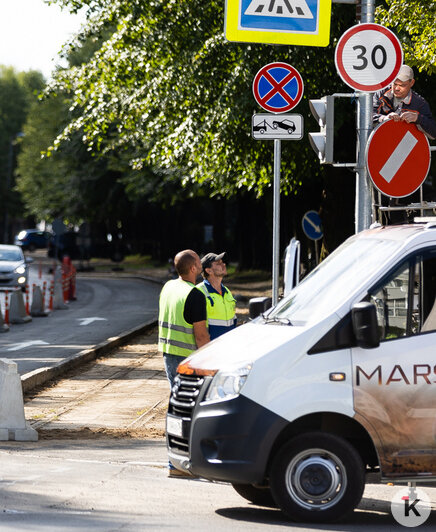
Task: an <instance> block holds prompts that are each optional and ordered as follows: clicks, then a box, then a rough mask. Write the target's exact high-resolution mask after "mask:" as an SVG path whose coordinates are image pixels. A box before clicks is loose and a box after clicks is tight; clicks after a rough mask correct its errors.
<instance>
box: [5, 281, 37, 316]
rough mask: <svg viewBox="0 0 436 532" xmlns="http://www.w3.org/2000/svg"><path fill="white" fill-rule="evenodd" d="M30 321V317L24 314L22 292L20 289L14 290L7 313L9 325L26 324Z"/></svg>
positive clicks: (24, 307)
mask: <svg viewBox="0 0 436 532" xmlns="http://www.w3.org/2000/svg"><path fill="white" fill-rule="evenodd" d="M29 321H32V316H29V315H28V314H27V312H26V306H25V304H24V298H23V292H22V291H21V288H18V289H17V290H14V291H13V292H12V295H11V308H10V311H9V323H28V322H29Z"/></svg>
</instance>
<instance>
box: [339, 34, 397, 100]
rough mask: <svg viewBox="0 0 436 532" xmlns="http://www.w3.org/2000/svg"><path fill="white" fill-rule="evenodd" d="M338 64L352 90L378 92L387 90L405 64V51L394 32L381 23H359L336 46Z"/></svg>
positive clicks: (341, 73) (341, 74) (344, 79)
mask: <svg viewBox="0 0 436 532" xmlns="http://www.w3.org/2000/svg"><path fill="white" fill-rule="evenodd" d="M335 64H336V69H337V71H338V74H339V75H340V76H341V78H342V80H343V81H344V82H345V83H346V84H347V85H348V86H350V87H351V88H353V89H356V90H359V91H363V92H376V91H378V90H381V89H384V88H385V87H388V86H389V85H390V84H391V83H392V82H393V81H394V80H395V78H396V77H397V74H398V71H399V70H400V68H401V65H402V64H403V50H402V48H401V44H400V41H399V40H398V38H397V37H396V35H395V34H394V33H392V32H391V31H390V30H388V29H387V28H385V27H384V26H380V25H379V24H358V25H357V26H353V27H352V28H350V29H349V30H347V31H346V32H345V33H344V34H343V35H342V37H341V38H340V39H339V42H338V44H337V46H336V52H335Z"/></svg>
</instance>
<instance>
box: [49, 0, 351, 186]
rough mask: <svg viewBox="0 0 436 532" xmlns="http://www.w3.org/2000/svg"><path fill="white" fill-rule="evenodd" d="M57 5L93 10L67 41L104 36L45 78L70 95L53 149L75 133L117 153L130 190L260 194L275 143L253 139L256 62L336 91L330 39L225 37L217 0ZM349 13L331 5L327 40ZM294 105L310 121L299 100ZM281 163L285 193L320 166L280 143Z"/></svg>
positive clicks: (93, 146) (91, 145)
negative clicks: (314, 44) (320, 42)
mask: <svg viewBox="0 0 436 532" xmlns="http://www.w3.org/2000/svg"><path fill="white" fill-rule="evenodd" d="M61 4H63V5H68V6H70V7H71V8H73V9H79V8H80V7H83V6H86V5H88V4H89V6H90V17H89V22H88V26H87V29H86V31H85V32H84V33H83V34H82V35H81V36H80V38H79V39H78V40H77V41H76V42H75V43H73V47H75V48H77V47H80V46H81V43H83V42H86V41H87V40H89V39H91V38H94V39H96V38H101V36H102V35H103V33H104V32H105V31H106V32H110V31H111V32H110V36H109V37H108V38H106V39H104V40H102V44H101V47H100V48H99V49H97V50H96V51H95V52H94V53H93V55H92V56H91V57H90V58H89V60H88V61H87V62H85V63H83V64H81V65H80V66H77V67H73V68H70V69H68V70H64V71H59V72H58V73H57V75H56V77H55V80H54V82H53V83H52V85H51V86H50V91H51V93H52V94H56V93H58V92H63V93H68V94H70V95H71V99H72V105H71V107H70V111H71V113H72V120H71V121H70V123H69V124H68V125H67V127H66V128H65V129H64V131H63V132H62V134H61V135H60V136H59V137H58V138H57V139H56V141H55V143H54V145H53V146H54V148H56V147H58V146H59V145H60V144H61V143H62V142H64V141H66V140H68V139H70V138H72V136H73V135H74V134H75V133H76V132H81V134H82V138H83V140H84V142H85V143H86V145H87V146H88V149H89V150H91V151H93V152H99V153H100V154H106V155H107V154H109V153H116V154H117V158H118V160H119V162H120V164H121V163H122V164H124V165H125V166H124V172H123V174H124V180H125V183H126V185H127V187H128V190H129V193H130V194H132V195H134V194H136V195H141V194H144V191H150V192H151V191H152V192H154V193H157V194H159V193H160V194H161V195H163V194H164V191H168V190H172V189H173V188H174V187H176V188H177V189H178V190H179V191H180V185H182V187H184V188H185V189H186V190H190V191H191V192H194V193H197V192H198V190H199V188H198V187H199V186H201V187H203V188H206V189H208V190H210V191H211V192H212V193H215V194H220V195H225V196H229V195H231V194H234V193H235V192H236V191H238V190H240V189H241V188H247V189H249V190H255V191H256V193H257V194H258V195H260V194H262V193H263V192H264V190H265V188H266V187H269V186H270V184H271V179H272V175H273V168H272V146H271V143H269V142H258V141H254V140H253V139H252V138H251V135H250V130H251V127H250V126H251V124H250V123H251V116H252V114H253V112H256V111H258V110H257V109H256V106H255V102H254V99H253V96H252V92H251V84H252V80H253V78H254V76H255V74H256V72H257V71H258V69H259V68H260V67H262V66H263V65H264V64H266V63H269V62H273V61H277V60H284V61H286V62H290V63H291V64H293V65H295V66H297V67H298V69H299V71H300V73H301V74H302V76H303V79H304V80H305V92H306V95H307V97H318V96H321V95H322V94H328V93H331V92H335V91H337V90H338V89H341V88H342V87H341V82H340V80H339V79H338V77H337V75H336V74H335V69H334V65H333V55H334V54H333V47H332V46H330V47H329V48H327V49H322V50H320V49H315V48H307V47H296V46H295V47H285V46H282V47H273V46H269V45H255V44H253V45H246V44H244V45H240V44H235V43H228V42H226V41H225V40H224V37H223V21H224V2H223V1H222V0H210V1H208V2H203V1H201V0H186V1H184V2H178V1H175V0H160V1H152V0H132V1H130V2H125V1H123V0H117V1H111V2H109V1H105V0H101V1H94V2H90V3H88V2H85V1H79V0H77V1H72V2H71V1H68V0H62V1H61ZM353 18H354V12H353V10H351V9H349V6H347V7H346V8H345V9H344V8H343V6H341V8H339V7H337V8H336V9H335V18H334V24H333V31H334V36H333V38H332V44H335V38H337V36H339V35H340V34H341V33H342V32H343V30H344V29H345V28H346V27H348V26H349V25H350V22H351V21H352V20H353ZM321 91H322V92H321ZM300 106H301V107H300V108H299V109H298V111H299V112H302V113H303V114H304V116H305V117H307V118H309V116H310V115H309V112H308V106H307V100H305V101H304V102H303V103H302V104H300ZM310 120H312V119H310ZM314 127H315V128H316V126H315V124H314ZM283 163H284V164H283V167H282V190H283V191H285V192H286V193H295V192H296V191H297V190H298V188H299V187H300V186H301V183H302V180H303V176H304V178H305V179H306V178H307V176H311V178H316V176H319V175H320V174H322V170H321V169H320V167H319V164H318V161H317V159H316V157H315V155H314V154H313V152H312V151H311V150H310V148H309V146H308V143H307V142H301V143H299V145H298V149H297V147H296V145H295V143H286V145H285V146H284V149H283ZM195 191H197V192H195Z"/></svg>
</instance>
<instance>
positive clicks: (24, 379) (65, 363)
mask: <svg viewBox="0 0 436 532" xmlns="http://www.w3.org/2000/svg"><path fill="white" fill-rule="evenodd" d="M156 326H157V320H152V321H149V322H146V323H143V324H142V325H138V326H136V327H134V328H133V329H130V330H128V331H126V332H124V333H121V334H120V335H119V336H115V337H113V338H109V339H108V340H106V341H104V342H101V343H100V344H97V345H96V346H94V347H92V348H91V349H84V350H83V351H80V352H79V353H75V354H74V355H71V356H70V357H68V358H66V359H64V360H61V361H60V362H58V363H57V364H54V365H53V366H50V367H46V368H38V369H35V370H34V371H30V372H29V373H26V374H24V375H22V376H21V385H22V387H23V393H26V392H28V391H30V390H32V389H33V388H35V387H36V386H40V385H41V384H45V383H46V382H48V381H50V380H52V379H55V378H57V377H60V376H62V375H64V374H65V373H66V372H67V371H69V370H70V369H73V368H76V367H78V366H80V365H82V364H85V363H86V362H90V361H91V360H95V359H96V358H98V357H100V356H102V355H105V354H107V353H109V352H110V351H112V350H113V349H114V348H115V347H119V346H121V345H124V344H126V343H127V342H128V341H129V340H131V339H132V338H134V337H135V336H137V335H138V334H142V333H144V332H147V331H149V330H150V329H153V328H154V327H156Z"/></svg>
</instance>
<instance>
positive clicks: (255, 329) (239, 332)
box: [179, 322, 307, 375]
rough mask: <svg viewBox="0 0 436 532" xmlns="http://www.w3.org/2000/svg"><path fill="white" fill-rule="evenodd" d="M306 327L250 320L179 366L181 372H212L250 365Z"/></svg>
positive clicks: (202, 373) (206, 346)
mask: <svg viewBox="0 0 436 532" xmlns="http://www.w3.org/2000/svg"><path fill="white" fill-rule="evenodd" d="M306 330H307V327H299V326H290V325H280V324H277V323H274V324H273V323H271V324H269V323H268V324H266V323H264V322H259V323H258V322H250V323H246V324H245V325H241V326H240V327H237V328H236V329H233V330H232V331H229V332H228V333H225V334H223V335H222V336H220V337H219V338H217V339H216V340H213V341H212V342H210V343H209V344H207V345H205V346H204V347H202V348H201V349H199V350H198V351H196V352H195V353H194V354H193V355H191V356H189V357H188V358H187V359H186V360H185V361H184V362H182V364H181V365H180V366H179V372H181V373H184V374H190V373H195V374H197V375H214V374H215V373H216V372H217V371H218V370H222V369H224V370H227V369H232V368H233V367H238V366H241V365H242V364H245V363H247V364H250V363H253V362H255V361H256V360H257V359H259V358H260V357H262V356H264V355H266V354H268V353H270V352H272V351H275V350H276V349H278V348H279V347H281V346H282V345H283V344H286V343H287V342H289V341H290V340H292V339H293V338H295V337H296V336H298V335H301V334H302V333H303V332H304V331H306Z"/></svg>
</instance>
